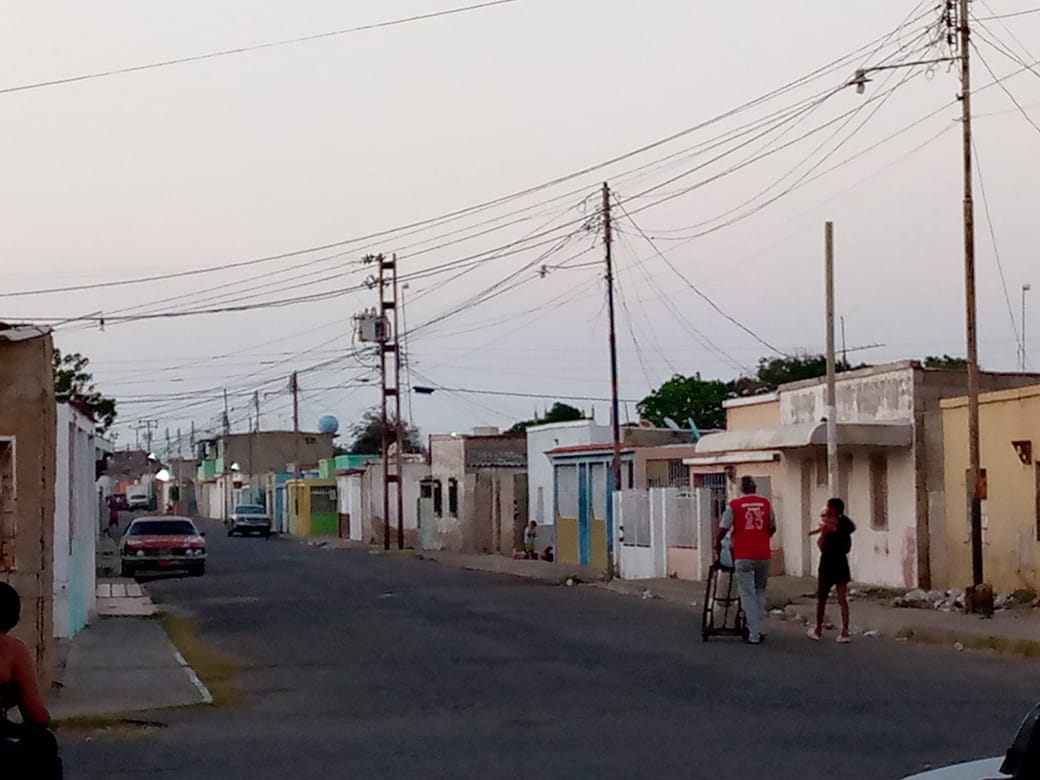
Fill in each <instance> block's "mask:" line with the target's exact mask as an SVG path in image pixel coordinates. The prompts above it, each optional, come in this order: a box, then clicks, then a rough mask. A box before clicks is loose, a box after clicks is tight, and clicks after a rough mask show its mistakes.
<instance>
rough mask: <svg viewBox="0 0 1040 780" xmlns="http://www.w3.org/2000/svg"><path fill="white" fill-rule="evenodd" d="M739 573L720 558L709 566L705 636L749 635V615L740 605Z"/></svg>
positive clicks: (707, 637)
mask: <svg viewBox="0 0 1040 780" xmlns="http://www.w3.org/2000/svg"><path fill="white" fill-rule="evenodd" d="M736 579H737V578H736V574H735V573H734V570H733V568H732V567H728V566H722V565H721V564H720V563H719V562H718V561H716V562H715V563H713V564H712V565H711V568H709V569H708V583H707V588H706V591H705V594H704V612H703V614H702V616H701V638H702V639H703V640H704V641H705V642H707V641H708V639H709V637H713V636H739V637H742V638H743V639H747V636H748V629H747V618H746V616H745V614H744V609H743V607H741V605H740V595H739V594H738V592H737V583H736Z"/></svg>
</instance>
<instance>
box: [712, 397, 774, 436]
mask: <svg viewBox="0 0 1040 780" xmlns="http://www.w3.org/2000/svg"><path fill="white" fill-rule="evenodd" d="M723 406H724V407H725V409H726V430H727V431H743V430H753V429H755V428H775V427H776V426H778V425H779V424H780V397H779V396H778V395H776V394H775V393H770V394H769V395H757V396H751V397H750V398H734V399H733V400H732V401H726V402H725V403H724V404H723Z"/></svg>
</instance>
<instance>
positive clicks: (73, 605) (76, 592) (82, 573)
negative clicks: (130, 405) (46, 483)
mask: <svg viewBox="0 0 1040 780" xmlns="http://www.w3.org/2000/svg"><path fill="white" fill-rule="evenodd" d="M54 486H55V490H54V492H55V503H54V636H56V637H61V638H71V637H73V636H75V635H76V634H77V633H78V632H79V631H80V630H81V629H82V628H84V627H85V626H86V625H87V622H88V620H90V618H91V617H92V615H93V613H94V612H95V610H96V606H97V599H96V595H95V591H96V588H95V583H96V571H97V565H96V549H97V535H98V533H99V530H100V529H99V527H98V504H97V496H96V494H95V492H94V423H93V422H92V421H91V420H90V419H88V418H87V417H86V416H85V415H83V414H81V413H80V412H78V411H76V410H75V409H73V408H72V407H70V406H69V405H68V404H58V409H57V435H56V456H55V482H54Z"/></svg>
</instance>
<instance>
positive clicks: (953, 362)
mask: <svg viewBox="0 0 1040 780" xmlns="http://www.w3.org/2000/svg"><path fill="white" fill-rule="evenodd" d="M924 367H925V368H957V369H961V370H963V369H966V368H967V367H968V361H967V360H965V359H964V358H959V357H953V356H952V355H943V356H942V357H939V356H938V355H929V356H928V357H926V358H925V359H924Z"/></svg>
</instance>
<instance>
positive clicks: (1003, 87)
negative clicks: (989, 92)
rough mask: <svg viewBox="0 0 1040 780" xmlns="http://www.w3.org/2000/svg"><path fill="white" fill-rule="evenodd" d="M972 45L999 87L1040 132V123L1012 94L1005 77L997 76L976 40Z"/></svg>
mask: <svg viewBox="0 0 1040 780" xmlns="http://www.w3.org/2000/svg"><path fill="white" fill-rule="evenodd" d="M971 47H972V49H974V50H975V54H977V55H978V57H979V59H980V60H981V61H982V64H983V65H984V66H985V68H986V70H987V71H988V72H989V75H990V76H992V77H993V80H994V82H995V83H996V85H997V86H998V87H1000V89H1001V91H1002V92H1003V93H1004V94H1005V95H1007V96H1008V98H1010V100H1011V102H1012V103H1014V104H1015V108H1017V109H1018V111H1019V113H1021V114H1022V116H1023V117H1025V120H1026V121H1027V122H1029V124H1030V125H1031V126H1032V128H1033V129H1034V130H1036V132H1038V133H1040V125H1038V124H1037V123H1036V122H1035V121H1034V120H1033V118H1032V117H1031V116H1029V112H1027V111H1026V110H1025V108H1023V107H1022V104H1021V103H1019V102H1018V98H1016V97H1015V96H1014V95H1013V94H1012V92H1011V90H1010V89H1008V88H1007V85H1006V84H1004V79H1000V78H997V74H996V73H994V71H993V68H991V67H990V65H989V62H988V61H987V60H986V58H985V57H984V56H982V52H981V51H980V50H979V47H978V46H976V45H975V44H974V42H973V43H972V44H971Z"/></svg>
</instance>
